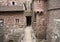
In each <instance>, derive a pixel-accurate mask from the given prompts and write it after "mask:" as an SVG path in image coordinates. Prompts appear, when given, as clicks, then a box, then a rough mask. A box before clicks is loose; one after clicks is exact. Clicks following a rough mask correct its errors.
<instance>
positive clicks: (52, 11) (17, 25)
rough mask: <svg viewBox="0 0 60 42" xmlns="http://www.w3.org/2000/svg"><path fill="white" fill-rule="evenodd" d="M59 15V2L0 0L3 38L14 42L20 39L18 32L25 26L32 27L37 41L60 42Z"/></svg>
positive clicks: (52, 0)
mask: <svg viewBox="0 0 60 42" xmlns="http://www.w3.org/2000/svg"><path fill="white" fill-rule="evenodd" d="M59 13H60V1H59V0H0V21H2V22H3V23H4V26H3V28H4V31H5V32H4V33H5V38H6V39H7V37H10V38H8V39H7V40H9V39H12V40H14V39H15V40H14V42H17V40H18V37H20V34H18V33H20V30H22V31H23V29H25V28H26V27H27V26H32V28H33V29H34V31H35V35H36V38H37V39H46V41H45V42H60V33H59V32H60V31H59V27H60V24H59V23H60V15H59ZM16 31H17V34H16ZM13 33H14V35H13V38H12V36H10V35H12V34H13ZM8 35H9V36H8ZM16 35H17V36H16ZM15 36H16V38H15ZM16 39H17V40H16Z"/></svg>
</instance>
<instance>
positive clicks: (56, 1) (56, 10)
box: [47, 0, 60, 42]
mask: <svg viewBox="0 0 60 42" xmlns="http://www.w3.org/2000/svg"><path fill="white" fill-rule="evenodd" d="M48 10H49V11H48V15H49V23H48V28H47V40H48V42H60V0H48Z"/></svg>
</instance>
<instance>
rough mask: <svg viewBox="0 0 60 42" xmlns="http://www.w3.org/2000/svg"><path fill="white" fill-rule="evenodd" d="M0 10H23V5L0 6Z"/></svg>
mask: <svg viewBox="0 0 60 42" xmlns="http://www.w3.org/2000/svg"><path fill="white" fill-rule="evenodd" d="M1 11H24V7H23V6H0V12H1Z"/></svg>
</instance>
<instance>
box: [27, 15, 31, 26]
mask: <svg viewBox="0 0 60 42" xmlns="http://www.w3.org/2000/svg"><path fill="white" fill-rule="evenodd" d="M26 24H27V26H31V16H26Z"/></svg>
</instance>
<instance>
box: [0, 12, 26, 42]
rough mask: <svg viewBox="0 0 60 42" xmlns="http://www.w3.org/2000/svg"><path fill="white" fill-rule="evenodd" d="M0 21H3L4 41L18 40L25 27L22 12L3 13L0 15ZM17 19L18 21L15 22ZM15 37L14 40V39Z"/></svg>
mask: <svg viewBox="0 0 60 42" xmlns="http://www.w3.org/2000/svg"><path fill="white" fill-rule="evenodd" d="M0 19H4V26H3V27H4V35H5V40H8V39H12V40H14V39H15V40H16V42H17V40H18V38H19V37H20V35H21V33H22V32H24V31H23V29H24V28H25V26H26V22H25V16H24V13H23V12H12V13H11V12H7V13H6V12H3V13H0ZM16 19H19V20H16ZM14 37H16V38H14Z"/></svg>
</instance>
